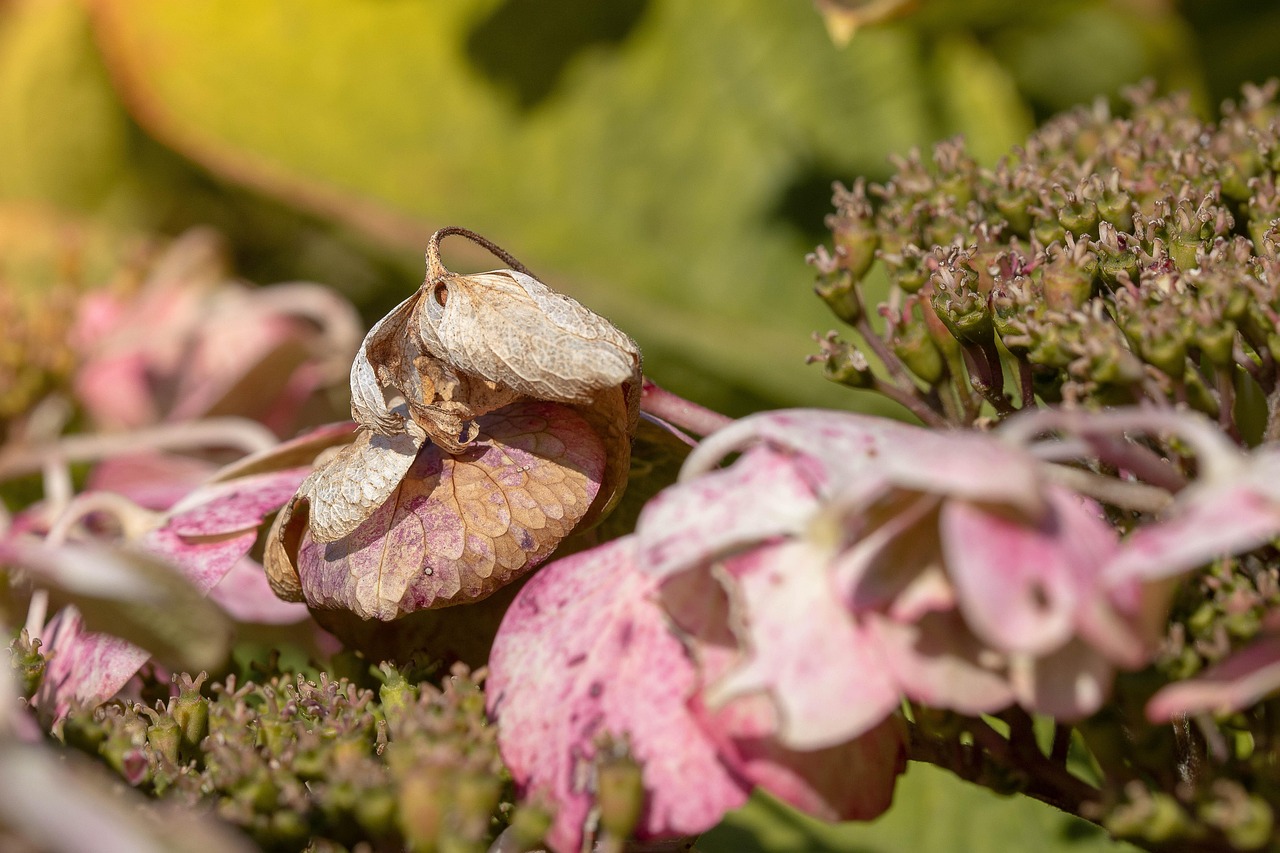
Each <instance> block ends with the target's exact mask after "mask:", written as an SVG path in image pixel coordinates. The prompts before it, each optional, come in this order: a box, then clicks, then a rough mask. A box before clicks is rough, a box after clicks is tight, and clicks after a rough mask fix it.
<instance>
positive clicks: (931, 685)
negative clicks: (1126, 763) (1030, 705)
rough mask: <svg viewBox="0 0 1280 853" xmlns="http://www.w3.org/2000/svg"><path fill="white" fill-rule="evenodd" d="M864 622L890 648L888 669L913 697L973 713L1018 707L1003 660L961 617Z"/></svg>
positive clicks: (875, 617) (936, 615)
mask: <svg viewBox="0 0 1280 853" xmlns="http://www.w3.org/2000/svg"><path fill="white" fill-rule="evenodd" d="M864 618H865V619H866V624H867V629H868V632H869V633H870V634H871V635H872V636H873V637H874V638H875V640H876V643H877V644H878V645H879V647H880V648H882V649H883V650H884V666H885V667H886V668H887V669H888V670H889V671H890V672H892V674H893V678H894V680H895V681H896V682H897V683H898V685H899V687H900V689H901V690H902V692H903V693H904V694H905V695H906V696H907V697H909V698H910V699H913V700H915V701H916V702H920V703H923V704H925V705H930V706H933V707H936V708H949V709H951V710H953V711H958V712H960V713H961V714H969V715H976V714H990V713H994V712H995V711H999V710H1000V709H1001V708H1005V707H1007V706H1009V705H1011V704H1013V689H1012V688H1011V687H1010V686H1009V680H1008V676H1007V674H1006V673H1005V671H1004V661H1003V659H1001V658H1000V657H999V656H998V655H994V654H993V653H992V652H991V650H990V649H988V648H987V647H985V646H983V645H982V643H981V642H979V640H978V638H977V637H975V636H974V635H973V633H972V632H971V631H970V630H969V629H968V627H967V626H966V625H965V624H964V620H963V619H962V618H961V617H960V615H959V614H958V613H956V612H954V611H950V612H947V611H943V612H933V613H928V614H926V615H924V616H923V617H921V618H920V619H918V620H916V621H915V622H912V623H903V622H898V621H895V620H893V619H889V618H886V617H884V616H881V615H880V614H877V613H868V614H866V616H865V617H864Z"/></svg>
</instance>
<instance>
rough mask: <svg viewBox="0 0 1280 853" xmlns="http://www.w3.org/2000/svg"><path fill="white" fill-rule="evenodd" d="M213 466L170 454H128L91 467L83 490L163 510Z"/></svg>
mask: <svg viewBox="0 0 1280 853" xmlns="http://www.w3.org/2000/svg"><path fill="white" fill-rule="evenodd" d="M215 470H217V466H215V465H214V464H213V463H211V462H208V461H205V460H203V459H196V458H194V457H191V456H179V455H177V454H173V453H131V454H128V455H123V456H113V457H109V458H107V459H104V460H102V461H101V462H99V463H98V464H97V465H95V466H94V467H93V470H92V471H91V472H90V473H89V478H88V481H87V482H86V483H85V491H87V492H89V491H107V492H114V493H116V494H118V495H124V496H125V497H126V498H128V499H129V500H131V501H133V502H134V503H136V504H137V505H138V506H141V507H144V508H146V509H151V510H165V509H168V508H169V507H171V506H173V505H174V504H175V503H177V502H178V501H179V500H181V499H182V498H183V497H184V496H186V495H187V494H188V493H190V492H191V491H192V490H194V489H195V488H196V487H197V486H198V485H200V484H201V483H202V482H204V481H205V480H206V479H208V478H209V475H211V474H212V473H213V472H214V471H215Z"/></svg>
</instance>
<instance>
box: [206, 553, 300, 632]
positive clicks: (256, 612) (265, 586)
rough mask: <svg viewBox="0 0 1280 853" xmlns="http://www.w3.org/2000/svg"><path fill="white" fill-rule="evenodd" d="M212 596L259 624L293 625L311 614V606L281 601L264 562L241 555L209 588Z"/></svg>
mask: <svg viewBox="0 0 1280 853" xmlns="http://www.w3.org/2000/svg"><path fill="white" fill-rule="evenodd" d="M209 600H210V601H212V602H213V603H214V604H216V605H218V606H219V607H221V608H222V609H223V610H225V611H226V612H227V614H228V615H229V616H231V617H232V618H233V619H235V620H236V621H238V622H249V623H253V624H257V625H292V624H293V623H295V622H301V621H302V620H303V619H306V618H308V616H309V611H308V610H307V606H306V605H305V604H302V603H301V602H297V601H281V600H280V599H279V598H278V597H277V596H276V594H275V593H274V592H272V591H271V585H270V584H269V583H267V576H266V573H265V572H264V571H263V569H262V566H260V565H259V564H258V563H256V562H255V561H253V560H250V559H249V558H248V557H241V558H240V559H239V560H238V561H236V563H235V564H234V565H233V566H232V567H231V569H230V570H229V571H228V572H227V573H226V575H224V576H223V578H222V580H221V581H219V582H218V583H217V585H215V586H214V587H213V589H211V590H209Z"/></svg>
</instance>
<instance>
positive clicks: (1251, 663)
mask: <svg viewBox="0 0 1280 853" xmlns="http://www.w3.org/2000/svg"><path fill="white" fill-rule="evenodd" d="M1277 689H1280V636H1277V635H1275V634H1272V635H1267V636H1263V637H1262V638H1261V639H1258V640H1255V641H1254V642H1253V643H1251V644H1249V645H1248V646H1245V647H1244V648H1243V649H1241V650H1240V651H1238V652H1236V653H1235V654H1232V655H1231V656H1229V657H1227V658H1226V659H1225V660H1223V661H1221V662H1220V663H1217V664H1215V665H1214V666H1211V667H1209V668H1208V669H1206V670H1205V671H1204V672H1202V673H1200V674H1199V675H1197V676H1196V677H1195V678H1190V679H1187V680H1186V681H1178V682H1175V683H1173V684H1169V685H1167V686H1165V687H1163V688H1161V689H1160V690H1159V691H1158V692H1157V693H1156V695H1155V696H1152V697H1151V701H1150V702H1148V703H1147V719H1148V720H1150V721H1151V722H1153V723H1164V722H1168V721H1169V720H1172V719H1173V718H1174V717H1177V716H1178V715H1180V714H1202V713H1206V712H1208V713H1213V714H1228V713H1230V712H1232V711H1239V710H1240V709H1242V708H1247V707H1249V706H1250V705H1253V704H1254V703H1255V702H1257V701H1258V700H1259V699H1262V698H1263V697H1265V696H1268V695H1270V694H1272V693H1274V692H1275V691H1276V690H1277Z"/></svg>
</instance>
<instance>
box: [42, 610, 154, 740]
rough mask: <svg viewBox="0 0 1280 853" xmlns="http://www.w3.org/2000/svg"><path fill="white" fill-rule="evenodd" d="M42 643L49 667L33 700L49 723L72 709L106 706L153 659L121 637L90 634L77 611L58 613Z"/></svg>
mask: <svg viewBox="0 0 1280 853" xmlns="http://www.w3.org/2000/svg"><path fill="white" fill-rule="evenodd" d="M41 640H42V642H43V650H44V653H45V655H46V656H47V659H48V665H47V666H46V668H45V674H44V679H43V680H42V681H41V683H40V689H39V690H38V691H37V692H36V695H35V698H34V700H33V701H34V704H35V705H36V707H37V708H39V709H40V716H41V717H42V718H43V719H45V720H46V722H48V723H53V722H54V721H57V720H60V719H62V718H63V716H65V715H66V713H67V711H68V710H69V709H70V708H71V706H72V705H75V704H84V705H90V706H92V705H98V704H100V703H102V702H105V701H107V700H108V699H110V698H111V697H112V696H114V695H116V693H118V692H119V691H120V688H122V687H124V686H125V684H127V683H128V682H129V679H131V678H133V676H134V675H136V674H137V672H138V670H139V669H141V668H142V665H143V664H144V663H146V662H147V661H148V660H149V659H150V658H151V653H150V652H148V651H146V650H144V649H140V648H138V647H137V646H135V645H133V644H132V643H129V642H127V641H125V640H122V639H120V638H119V637H113V636H111V635H110V634H98V633H94V632H92V631H86V630H85V629H84V621H83V619H81V617H80V613H79V612H78V611H77V610H76V609H75V608H74V607H67V608H63V609H62V610H61V611H59V612H58V614H57V615H56V616H54V617H53V619H51V620H50V621H49V624H48V625H47V626H46V629H45V632H44V636H43V637H42V638H41Z"/></svg>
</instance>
